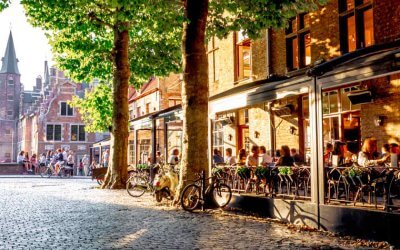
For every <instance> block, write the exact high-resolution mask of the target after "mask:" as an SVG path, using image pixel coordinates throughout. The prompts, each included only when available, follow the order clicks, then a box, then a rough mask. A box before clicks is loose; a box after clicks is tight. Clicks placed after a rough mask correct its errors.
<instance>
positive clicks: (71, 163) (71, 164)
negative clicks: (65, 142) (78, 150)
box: [67, 150, 78, 176]
mask: <svg viewBox="0 0 400 250" xmlns="http://www.w3.org/2000/svg"><path fill="white" fill-rule="evenodd" d="M74 165H75V161H74V154H73V151H72V150H70V151H69V152H68V156H67V166H68V167H69V169H70V170H69V171H70V173H71V176H72V175H74ZM75 173H78V170H76V171H75Z"/></svg>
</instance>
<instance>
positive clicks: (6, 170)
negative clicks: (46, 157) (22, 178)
mask: <svg viewBox="0 0 400 250" xmlns="http://www.w3.org/2000/svg"><path fill="white" fill-rule="evenodd" d="M21 172H22V168H21V167H20V166H19V165H18V164H11V163H10V164H0V175H14V174H21Z"/></svg>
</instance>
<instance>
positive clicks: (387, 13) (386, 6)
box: [373, 0, 400, 43]
mask: <svg viewBox="0 0 400 250" xmlns="http://www.w3.org/2000/svg"><path fill="white" fill-rule="evenodd" d="M373 8H374V34H375V42H376V43H386V42H391V41H394V40H396V39H399V38H400V1H398V0H375V1H374V7H373Z"/></svg>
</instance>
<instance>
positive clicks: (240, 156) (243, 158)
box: [236, 148, 247, 165]
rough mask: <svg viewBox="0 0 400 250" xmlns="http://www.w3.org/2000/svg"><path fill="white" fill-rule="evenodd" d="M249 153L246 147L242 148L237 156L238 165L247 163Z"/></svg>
mask: <svg viewBox="0 0 400 250" xmlns="http://www.w3.org/2000/svg"><path fill="white" fill-rule="evenodd" d="M246 158H247V153H246V149H244V148H242V149H240V150H239V154H238V156H237V161H236V162H237V164H238V165H245V164H246Z"/></svg>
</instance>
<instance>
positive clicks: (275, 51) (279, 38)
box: [271, 30, 286, 75]
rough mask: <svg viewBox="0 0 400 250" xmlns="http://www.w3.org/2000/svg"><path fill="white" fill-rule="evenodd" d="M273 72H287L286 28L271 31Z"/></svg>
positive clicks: (280, 73) (283, 73)
mask: <svg viewBox="0 0 400 250" xmlns="http://www.w3.org/2000/svg"><path fill="white" fill-rule="evenodd" d="M271 71H272V72H271V73H273V74H277V75H285V74H286V40H285V31H284V30H272V31H271Z"/></svg>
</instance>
